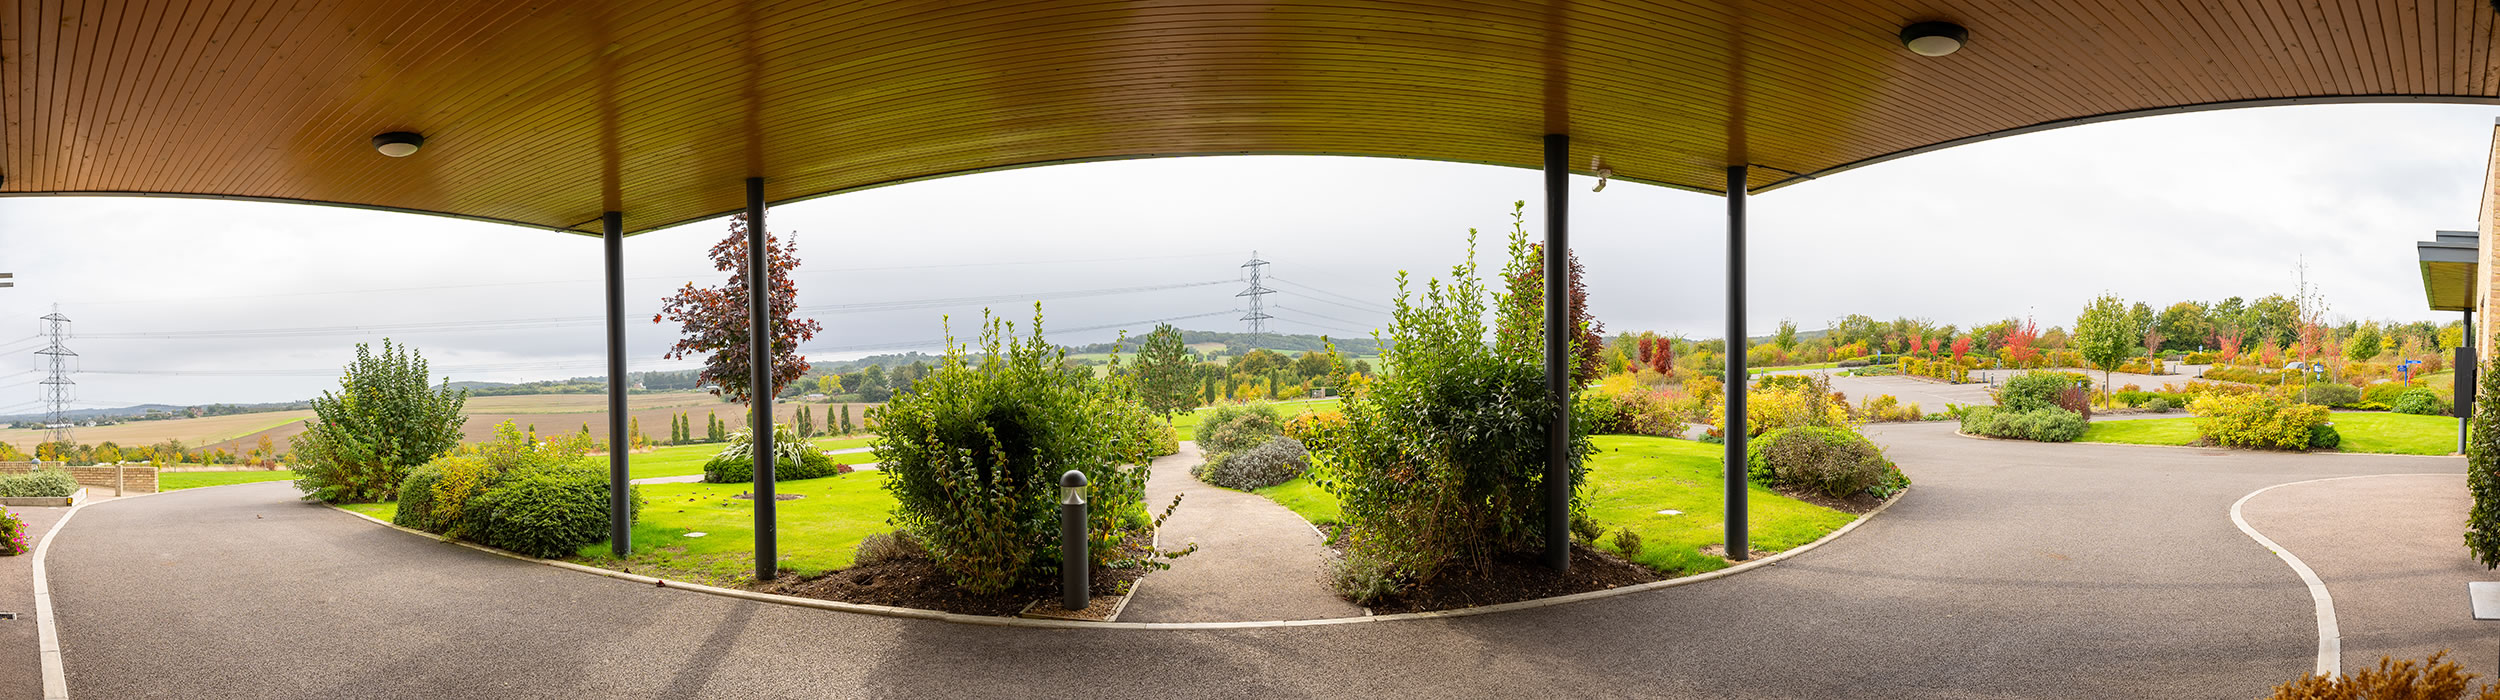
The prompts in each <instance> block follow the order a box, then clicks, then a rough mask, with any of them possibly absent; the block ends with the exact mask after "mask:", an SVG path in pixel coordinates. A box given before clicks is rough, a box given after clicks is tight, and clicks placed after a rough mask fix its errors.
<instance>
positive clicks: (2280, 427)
mask: <svg viewBox="0 0 2500 700" xmlns="http://www.w3.org/2000/svg"><path fill="white" fill-rule="evenodd" d="M2189 410H2191V411H2194V412H2195V413H2196V415H2198V416H2200V417H2201V418H2202V419H2201V420H2198V421H2197V431H2198V432H2200V433H2202V434H2203V435H2204V437H2205V439H2206V440H2208V441H2211V442H2212V443H2213V444H2216V445H2222V446H2225V447H2258V448H2273V449H2283V450H2303V449H2308V448H2309V441H2310V438H2311V434H2310V433H2311V428H2312V427H2313V426H2317V425H2320V424H2323V423H2325V422H2326V419H2327V416H2328V415H2329V414H2328V412H2327V410H2326V407H2325V406H2313V405H2306V404H2288V403H2285V402H2284V401H2283V400H2282V399H2278V398H2275V397H2273V396H2269V395H2265V394H2220V393H2210V394H2206V395H2204V396H2203V397H2200V398H2198V399H2197V400H2196V403H2195V404H2193V405H2191V406H2190V407H2189Z"/></svg>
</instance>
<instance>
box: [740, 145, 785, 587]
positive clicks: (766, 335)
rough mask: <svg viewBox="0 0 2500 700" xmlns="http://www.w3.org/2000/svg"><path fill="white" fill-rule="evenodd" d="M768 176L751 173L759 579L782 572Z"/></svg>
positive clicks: (750, 317)
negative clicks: (775, 476)
mask: <svg viewBox="0 0 2500 700" xmlns="http://www.w3.org/2000/svg"><path fill="white" fill-rule="evenodd" d="M765 243H766V241H765V229H764V178H760V177H750V178H747V369H748V373H747V410H748V412H750V413H753V414H755V416H754V418H753V420H752V421H750V423H751V425H750V426H749V428H748V429H749V430H752V431H754V432H752V433H749V434H750V435H752V436H753V437H754V440H753V442H752V444H753V445H754V451H753V454H754V456H755V580H757V581H770V580H772V579H773V577H775V576H777V575H779V574H780V565H781V551H780V550H781V547H780V546H779V544H780V539H779V532H777V530H778V527H777V526H778V524H779V523H780V518H779V516H778V514H776V513H774V512H773V511H774V510H775V509H774V508H773V505H774V503H775V501H774V500H773V329H772V318H773V297H772V280H773V275H772V256H771V255H769V254H767V251H766V248H765Z"/></svg>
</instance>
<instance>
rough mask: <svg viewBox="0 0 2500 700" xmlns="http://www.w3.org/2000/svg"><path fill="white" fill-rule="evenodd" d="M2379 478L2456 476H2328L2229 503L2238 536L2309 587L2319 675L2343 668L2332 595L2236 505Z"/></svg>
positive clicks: (2341, 638)
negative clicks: (2293, 490) (2292, 490)
mask: <svg viewBox="0 0 2500 700" xmlns="http://www.w3.org/2000/svg"><path fill="white" fill-rule="evenodd" d="M2382 476H2457V475H2456V474H2437V473H2432V474H2362V475H2359V476H2337V477H2328V478H2325V479H2310V480H2307V481H2294V482H2291V483H2285V484H2275V485H2273V486H2268V487H2265V488H2262V489H2257V490H2255V491H2250V492H2248V495H2246V496H2241V497H2240V500H2237V501H2233V502H2232V503H2231V524H2233V525H2237V526H2239V528H2240V533H2241V534H2245V535H2248V538H2249V539H2252V540H2256V541H2257V544H2258V545H2259V546H2263V547H2265V548H2266V551H2269V552H2273V553H2274V556H2277V557H2281V558H2282V559H2283V563H2285V564H2290V565H2291V566H2292V573H2296V574H2300V581H2301V583H2305V584H2308V585H2309V599H2310V600H2311V601H2314V602H2316V603H2317V608H2318V667H2317V670H2316V673H2318V674H2319V675H2326V676H2332V675H2335V674H2336V673H2337V672H2339V671H2341V670H2342V669H2343V656H2344V635H2343V631H2342V630H2341V629H2339V628H2337V627H2336V625H2335V596H2333V595H2329V594H2328V593H2327V592H2326V582H2325V581H2321V580H2318V572H2316V571H2313V570H2311V569H2310V568H2309V565H2308V564H2307V563H2304V562H2302V561H2301V560H2300V557H2296V556H2292V553H2291V552H2290V551H2289V550H2285V549H2284V548H2283V545H2279V544H2275V543H2274V540H2270V539H2266V536H2265V535H2263V534H2259V533H2258V532H2257V528H2253V527H2249V526H2248V519H2247V518H2244V517H2241V516H2240V506H2242V505H2246V504H2247V503H2248V500H2249V499H2252V498H2256V497H2257V496H2258V494H2262V493H2265V492H2267V491H2272V490H2275V489H2279V488H2283V487H2285V486H2299V485H2301V484H2315V483H2318V482H2321V481H2343V480H2345V479H2369V478H2375V477H2382Z"/></svg>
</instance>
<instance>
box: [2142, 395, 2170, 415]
mask: <svg viewBox="0 0 2500 700" xmlns="http://www.w3.org/2000/svg"><path fill="white" fill-rule="evenodd" d="M2137 408H2142V409H2144V410H2147V411H2152V412H2154V413H2169V412H2171V411H2174V410H2178V408H2179V404H2178V403H2176V402H2173V401H2171V400H2170V397H2167V396H2155V397H2153V398H2152V400H2149V401H2145V402H2144V403H2143V404H2142V405H2140V406H2137Z"/></svg>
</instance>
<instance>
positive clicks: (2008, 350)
mask: <svg viewBox="0 0 2500 700" xmlns="http://www.w3.org/2000/svg"><path fill="white" fill-rule="evenodd" d="M2039 340H2040V324H2038V323H2035V322H2033V321H2032V320H2031V319H2028V318H2026V319H2023V322H2022V323H2020V324H2016V325H2015V326H2014V327H2012V328H2011V329H2009V330H2007V331H2006V332H2005V346H2004V347H2003V348H2000V351H2001V352H2003V353H2004V355H2005V359H2006V361H2008V362H2012V363H2013V364H2014V366H2015V367H2029V366H2031V363H2032V361H2033V360H2037V359H2039V357H2040V349H2039V348H2037V347H2033V344H2034V343H2036V342H2039Z"/></svg>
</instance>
